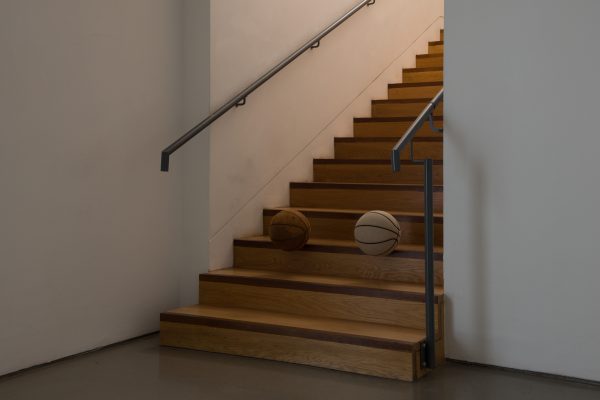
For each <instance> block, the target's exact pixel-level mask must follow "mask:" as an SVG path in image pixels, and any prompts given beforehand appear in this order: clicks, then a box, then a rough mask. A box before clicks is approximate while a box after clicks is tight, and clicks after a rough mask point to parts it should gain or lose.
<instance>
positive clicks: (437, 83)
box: [388, 54, 444, 89]
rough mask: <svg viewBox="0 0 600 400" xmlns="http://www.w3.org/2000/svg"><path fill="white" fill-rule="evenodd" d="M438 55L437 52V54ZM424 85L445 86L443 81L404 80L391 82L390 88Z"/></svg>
mask: <svg viewBox="0 0 600 400" xmlns="http://www.w3.org/2000/svg"><path fill="white" fill-rule="evenodd" d="M436 55H437V54H436ZM423 86H439V87H440V89H441V88H442V86H444V82H443V81H435V82H434V81H432V82H404V83H389V84H388V88H393V89H401V88H409V87H410V88H413V87H423Z"/></svg>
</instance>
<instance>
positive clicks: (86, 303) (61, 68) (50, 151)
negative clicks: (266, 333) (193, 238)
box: [0, 0, 209, 375]
mask: <svg viewBox="0 0 600 400" xmlns="http://www.w3.org/2000/svg"><path fill="white" fill-rule="evenodd" d="M184 11H185V10H184V5H183V2H182V1H179V0H177V1H173V0H88V1H80V0H53V1H43V0H1V1H0V60H1V61H0V191H1V192H0V193H1V195H0V257H1V261H0V315H2V323H1V324H0V325H1V328H0V375H1V374H3V373H7V372H11V371H14V370H18V369H21V368H25V367H28V366H31V365H34V364H39V363H43V362H47V361H50V360H53V359H56V358H60V357H64V356H67V355H70V354H74V353H79V352H82V351H86V350H89V349H92V348H95V347H98V346H103V345H106V344H110V343H114V342H117V341H119V340H123V339H128V338H131V337H134V336H137V335H141V334H144V333H148V332H152V331H155V330H157V329H158V314H159V312H161V311H163V310H165V309H168V308H171V307H175V306H177V305H178V304H179V301H180V297H179V296H180V290H179V289H180V277H183V276H184V275H186V276H188V275H190V274H189V273H187V274H186V271H185V269H184V267H185V265H188V264H186V262H189V256H188V255H187V253H186V251H184V250H186V249H185V244H184V245H182V238H183V234H184V223H183V221H184V217H183V201H184V200H183V199H184V192H183V191H184V188H185V185H184V177H183V174H182V169H183V168H182V167H183V159H184V157H181V156H178V157H174V159H173V165H172V172H171V173H169V174H164V173H161V172H160V171H159V154H160V150H162V148H163V147H164V146H166V145H167V144H168V143H169V142H170V141H172V140H174V139H175V138H176V137H178V136H179V135H181V134H182V131H183V129H184V128H185V127H186V125H187V123H184V120H183V119H184V118H183V117H184V115H183V114H184V111H185V113H187V108H184V102H185V100H190V99H191V97H192V95H191V94H190V92H186V93H185V97H184V87H186V82H185V79H184V76H189V74H190V71H189V68H187V69H186V66H187V65H188V64H189V60H186V59H184V55H183V50H184V49H183V47H184V46H183V43H187V41H186V40H184V38H183V36H184V35H185V34H186V31H185V30H184V29H183V21H184ZM202 12H206V20H208V8H206V9H205V10H204V11H202ZM198 19H199V20H201V19H202V18H198ZM132 22H135V23H132ZM205 29H208V27H205ZM199 43H204V42H202V41H200V42H199ZM197 51H199V52H201V51H205V52H206V53H205V58H206V62H208V54H209V53H208V51H209V47H208V40H206V45H205V47H201V46H200V48H199V49H198V50H197ZM184 71H187V72H186V73H185V74H184ZM199 73H203V72H202V71H199ZM198 79H200V78H198ZM207 82H208V81H207ZM207 85H208V83H207ZM204 95H205V96H206V98H205V99H202V98H200V97H201V96H198V95H196V98H195V99H194V100H195V102H194V105H193V107H196V108H197V109H199V110H204V109H205V108H206V107H207V106H206V105H205V104H208V91H206V92H205V94H204ZM203 102H204V103H203ZM186 115H187V114H186ZM206 173H207V172H206ZM186 179H187V178H186ZM198 206H199V207H200V206H201V205H198ZM182 254H183V255H184V257H183V258H182V257H181V255H182ZM182 260H183V262H182ZM182 265H183V266H184V267H182ZM196 268H197V269H198V270H200V269H201V266H196ZM188 272H189V271H188ZM194 279H197V278H194Z"/></svg>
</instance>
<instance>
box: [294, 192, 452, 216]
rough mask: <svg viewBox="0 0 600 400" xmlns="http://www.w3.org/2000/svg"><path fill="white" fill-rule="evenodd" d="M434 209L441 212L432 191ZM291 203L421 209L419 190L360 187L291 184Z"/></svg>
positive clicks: (439, 200)
mask: <svg viewBox="0 0 600 400" xmlns="http://www.w3.org/2000/svg"><path fill="white" fill-rule="evenodd" d="M433 202H434V207H433V208H434V212H436V213H441V212H442V208H443V207H442V193H441V192H435V193H434V194H433ZM290 203H291V206H292V207H305V208H340V209H350V210H387V211H390V210H394V211H407V212H423V192H421V191H416V190H378V189H372V190H361V189H336V188H326V189H315V188H291V189H290Z"/></svg>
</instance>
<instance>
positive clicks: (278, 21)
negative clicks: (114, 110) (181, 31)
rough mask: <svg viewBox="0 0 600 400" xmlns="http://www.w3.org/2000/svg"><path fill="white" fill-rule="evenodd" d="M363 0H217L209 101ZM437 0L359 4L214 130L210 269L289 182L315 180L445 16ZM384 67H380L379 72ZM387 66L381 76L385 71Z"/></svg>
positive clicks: (279, 199) (251, 230) (227, 256)
mask: <svg viewBox="0 0 600 400" xmlns="http://www.w3.org/2000/svg"><path fill="white" fill-rule="evenodd" d="M356 3H358V2H357V1H355V0H335V1H334V0H332V1H327V2H323V1H319V0H308V1H305V0H302V1H300V0H297V1H285V2H282V1H276V0H257V1H253V2H248V1H245V0H213V1H212V6H211V7H212V8H211V14H212V17H211V42H212V57H211V92H212V93H211V106H212V108H213V109H214V108H216V107H217V106H218V105H220V104H221V103H222V102H223V101H225V100H226V99H227V98H229V97H230V96H232V95H233V94H235V93H236V92H237V91H239V90H241V89H243V88H244V87H245V86H246V85H247V84H249V83H251V82H252V81H253V80H254V79H255V78H256V77H258V76H259V75H260V74H261V73H264V72H265V71H266V70H267V69H268V68H269V67H271V66H273V65H274V64H276V63H277V62H278V61H279V60H281V59H282V58H284V57H285V56H287V55H288V54H289V53H290V51H291V50H292V49H295V48H297V47H299V46H300V45H302V44H304V42H306V41H307V40H308V39H310V38H311V37H312V36H314V35H315V34H316V33H318V32H319V31H320V30H321V29H323V28H324V27H325V26H327V25H328V24H329V23H331V22H332V21H334V20H335V19H336V18H337V17H339V16H340V15H342V14H343V13H344V12H345V11H346V10H348V9H349V8H351V7H352V6H353V5H355V4H356ZM442 15H443V2H442V1H441V0H423V1H419V2H414V1H410V0H378V1H377V3H376V5H375V6H374V7H368V8H366V9H363V10H361V11H360V12H359V13H357V14H356V15H355V16H354V17H352V18H351V19H350V20H349V21H347V22H346V24H344V25H343V26H342V27H340V28H339V29H338V30H336V31H334V32H333V33H332V34H331V35H330V36H329V37H327V38H326V39H324V40H323V41H322V43H321V47H320V48H319V49H317V50H313V51H311V52H309V53H308V54H305V55H303V56H302V57H300V58H299V59H298V60H296V61H295V62H294V63H293V64H292V65H290V66H289V67H288V68H286V69H285V70H284V71H282V72H281V74H280V75H278V76H277V77H275V78H274V79H273V80H271V81H270V82H269V83H267V84H266V85H265V86H263V87H262V88H260V89H259V90H257V91H256V92H255V93H254V94H252V95H251V96H250V97H249V98H248V103H247V105H246V106H244V107H243V108H239V109H235V110H233V111H231V112H230V113H228V114H226V115H225V116H224V117H223V118H222V119H221V120H219V121H218V122H217V123H215V125H214V126H213V127H212V130H211V164H210V176H211V186H210V210H211V211H210V217H211V221H210V236H211V267H212V268H220V267H226V266H228V265H230V264H231V262H232V257H231V256H232V240H233V238H234V237H239V236H243V235H249V234H257V233H259V232H260V227H261V209H262V208H263V207H264V206H282V205H286V204H287V203H288V183H289V182H290V181H294V180H296V181H308V180H311V179H312V158H313V157H317V156H321V157H331V156H332V154H333V137H334V136H347V135H351V134H352V126H351V122H352V117H353V116H367V115H369V112H370V109H369V106H370V100H371V99H375V98H385V96H386V85H387V83H390V82H399V81H400V80H401V69H402V67H409V66H413V64H412V63H414V55H415V54H417V53H425V52H426V51H427V41H428V40H437V38H438V35H439V33H438V29H439V28H440V27H441V26H442V24H443V19H441V18H440V17H441V16H442ZM382 71H383V74H382ZM380 74H382V75H380Z"/></svg>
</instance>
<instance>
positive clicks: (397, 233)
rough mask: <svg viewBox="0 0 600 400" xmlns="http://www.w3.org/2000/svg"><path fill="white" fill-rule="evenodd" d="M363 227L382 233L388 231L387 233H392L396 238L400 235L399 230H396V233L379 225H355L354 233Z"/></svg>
mask: <svg viewBox="0 0 600 400" xmlns="http://www.w3.org/2000/svg"><path fill="white" fill-rule="evenodd" d="M363 226H365V227H368V228H369V227H370V228H378V229H383V230H384V231H388V232H391V233H394V234H396V235H397V236H398V235H400V230H398V232H396V231H393V230H391V229H388V228H384V227H383V226H379V225H356V226H355V227H354V231H356V230H357V229H358V228H362V227H363Z"/></svg>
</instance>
